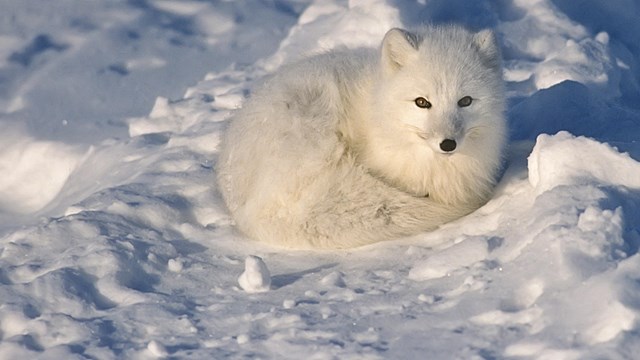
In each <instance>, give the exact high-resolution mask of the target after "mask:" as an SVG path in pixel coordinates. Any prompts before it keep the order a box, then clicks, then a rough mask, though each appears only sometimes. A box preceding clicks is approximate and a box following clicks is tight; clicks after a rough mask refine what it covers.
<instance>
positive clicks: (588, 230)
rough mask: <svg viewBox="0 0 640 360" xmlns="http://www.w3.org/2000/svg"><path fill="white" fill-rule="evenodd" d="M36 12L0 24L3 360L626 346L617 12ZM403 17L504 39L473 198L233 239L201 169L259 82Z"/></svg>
mask: <svg viewBox="0 0 640 360" xmlns="http://www.w3.org/2000/svg"><path fill="white" fill-rule="evenodd" d="M58 5H59V6H60V7H56V8H55V9H54V8H52V7H49V5H46V4H40V5H38V4H36V3H32V2H20V3H12V4H11V5H10V6H7V7H6V10H7V11H3V13H2V14H0V20H1V21H0V27H1V28H2V29H4V30H5V31H4V32H3V34H6V35H1V36H0V44H2V45H3V46H0V78H2V79H5V82H4V84H6V85H7V86H5V87H3V88H1V89H0V107H1V109H0V111H1V112H0V127H1V128H2V129H3V131H2V132H1V134H0V169H2V174H3V177H2V179H0V298H2V304H0V358H100V359H119V358H165V357H175V358H192V359H211V358H235V357H238V358H240V357H263V358H283V359H287V358H300V357H309V358H370V359H379V358H403V359H422V358H425V357H428V358H431V359H450V358H464V359H480V358H484V359H486V358H497V359H499V358H526V359H528V358H533V359H535V358H539V359H549V358H553V359H583V358H587V359H588V358H619V359H632V358H634V356H635V355H636V354H637V353H638V352H640V347H639V345H638V344H640V341H638V340H639V339H638V333H639V331H638V330H639V328H638V324H639V320H640V317H639V315H640V310H639V309H640V305H639V304H640V301H639V300H638V299H639V298H640V285H639V282H638V279H639V278H640V257H639V255H638V249H639V248H640V232H639V231H640V229H639V228H638V224H640V205H639V204H640V180H639V179H640V167H639V164H638V159H640V145H638V142H637V139H638V138H639V137H640V111H638V107H637V100H638V99H640V93H639V92H638V89H640V87H639V86H638V80H639V79H640V69H639V68H638V64H639V62H638V59H640V46H639V45H640V44H639V43H638V40H637V39H636V38H635V37H634V36H633V34H635V33H637V31H635V30H637V24H636V22H635V19H637V18H638V16H640V8H638V6H636V5H634V4H632V2H629V1H625V0H615V1H610V2H607V3H606V4H604V3H600V2H598V1H591V0H585V1H582V2H580V3H575V2H570V1H550V0H537V1H520V0H514V1H499V2H495V1H488V0H486V1H485V0H483V1H477V2H474V3H473V4H470V3H469V2H467V1H439V0H430V1H417V2H415V3H412V2H396V1H382V0H381V1H374V2H363V1H346V0H332V1H304V0H296V1H276V2H259V3H256V2H252V1H235V2H214V3H209V2H201V1H173V0H161V1H149V2H144V3H141V2H117V3H110V2H104V3H102V2H100V3H97V2H95V3H94V2H91V3H86V4H84V5H82V6H79V7H76V4H75V2H73V1H69V2H67V1H62V2H61V3H60V4H56V6H58ZM6 14H9V15H6ZM605 15H606V16H605ZM12 16H15V17H16V18H19V19H24V20H25V21H23V22H22V23H21V24H23V25H21V26H14V25H16V23H15V22H13V21H10V20H7V19H10V18H11V17H12ZM424 19H430V20H432V21H434V22H443V21H456V22H461V23H464V24H466V25H469V26H471V27H473V28H480V27H484V26H492V27H495V28H496V29H497V31H498V33H499V35H500V40H501V42H502V44H503V47H504V49H505V51H504V57H505V62H506V66H505V78H506V80H507V82H508V89H509V94H510V99H509V113H508V115H509V121H510V124H511V130H512V133H511V137H512V140H513V141H512V144H511V149H510V153H509V157H508V159H507V160H508V161H507V166H506V169H505V173H504V176H503V178H502V180H501V182H500V184H499V185H498V187H497V189H496V192H495V195H494V196H493V198H492V199H491V201H490V202H489V203H488V204H486V205H485V206H484V207H482V208H481V209H479V210H478V211H476V212H474V213H473V214H470V215H469V216H467V217H465V218H463V219H460V220H458V221H455V222H453V223H450V224H446V225H444V226H442V227H441V228H440V229H438V230H437V231H434V232H431V233H425V234H420V235H418V236H414V237H412V238H407V239H398V240H396V241H390V242H386V243H381V244H376V245H372V246H368V247H364V248H361V249H355V250H351V251H348V252H321V253H314V252H293V253H290V252H281V251H280V250H278V249H272V248H268V247H265V246H264V245H262V244H258V243H255V242H252V241H250V240H248V239H246V238H244V237H243V236H242V235H241V234H238V233H236V232H235V229H234V227H233V220H232V219H230V218H229V216H228V214H227V212H226V209H225V207H224V204H223V202H222V200H221V199H220V197H219V195H218V194H217V192H216V188H215V184H214V181H213V179H214V178H215V176H214V171H215V170H214V169H215V164H216V156H217V151H218V145H219V142H220V138H221V136H222V133H223V130H224V127H225V124H226V121H227V120H228V118H229V116H230V115H231V114H232V112H233V110H234V109H235V108H237V107H238V106H241V104H242V102H243V100H244V99H245V98H246V96H247V95H248V94H250V92H251V88H252V86H253V85H254V84H255V82H257V81H260V79H261V78H262V77H263V76H264V75H266V74H268V73H269V72H271V71H272V70H273V69H275V68H276V67H278V66H280V65H281V64H282V63H284V62H288V61H293V60H295V59H297V58H299V57H301V56H303V55H304V54H308V53H315V52H318V51H325V50H327V49H329V48H333V47H339V46H349V47H357V46H369V45H375V44H377V43H378V42H379V41H380V39H381V37H382V34H384V32H385V31H386V30H387V28H388V27H391V26H397V25H407V26H409V25H415V24H417V23H419V22H420V21H422V20H424ZM39 35H42V36H41V37H39V38H38V36H39ZM37 39H39V40H37ZM5 45H6V46H5ZM11 59H14V60H11ZM205 59H206V61H205ZM70 69H73V71H71V70H70ZM206 71H209V72H210V73H209V74H208V75H206V76H205V75H204V74H205V72H206ZM203 77H204V79H202V78H203ZM197 79H202V80H201V81H199V82H196V80H197ZM153 99H155V101H154V100H153ZM142 104H144V106H142ZM43 114H44V115H43ZM45 115H50V116H45ZM125 117H126V119H125ZM63 120H66V122H65V121H63ZM17 124H20V126H21V127H20V126H17ZM5 129H7V130H5ZM9 129H10V130H9ZM15 129H21V131H17V130H15ZM265 264H268V267H267V266H266V265H265ZM238 285H240V286H238ZM266 290H268V291H266ZM258 291H262V292H260V293H258Z"/></svg>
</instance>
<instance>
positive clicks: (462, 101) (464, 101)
mask: <svg viewBox="0 0 640 360" xmlns="http://www.w3.org/2000/svg"><path fill="white" fill-rule="evenodd" d="M472 101H473V99H472V98H471V96H465V97H463V98H462V99H460V100H458V106H460V107H467V106H469V105H471V102H472Z"/></svg>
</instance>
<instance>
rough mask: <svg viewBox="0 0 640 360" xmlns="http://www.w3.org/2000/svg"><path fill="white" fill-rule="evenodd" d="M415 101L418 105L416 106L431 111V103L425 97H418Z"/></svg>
mask: <svg viewBox="0 0 640 360" xmlns="http://www.w3.org/2000/svg"><path fill="white" fill-rule="evenodd" d="M413 101H414V102H415V103H416V106H417V107H419V108H423V109H429V108H430V107H431V103H430V102H429V100H427V99H425V98H423V97H418V98H416V99H415V100H413Z"/></svg>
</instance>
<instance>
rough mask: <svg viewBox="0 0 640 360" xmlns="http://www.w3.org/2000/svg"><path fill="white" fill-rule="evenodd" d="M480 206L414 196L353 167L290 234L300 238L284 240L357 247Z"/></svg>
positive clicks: (317, 245) (431, 225)
mask: <svg viewBox="0 0 640 360" xmlns="http://www.w3.org/2000/svg"><path fill="white" fill-rule="evenodd" d="M476 207H477V206H471V205H469V206H451V205H444V204H441V203H438V202H435V201H433V200H431V199H429V198H425V197H415V196H412V195H410V194H407V193H405V192H403V191H401V190H398V189H396V188H393V187H391V186H389V185H387V184H386V183H384V182H383V181H381V180H379V179H377V178H375V177H373V176H371V175H370V174H369V173H367V172H366V170H364V169H362V168H360V167H355V168H350V169H349V170H348V171H347V172H346V174H344V176H342V177H340V181H338V182H336V183H335V184H334V186H333V187H332V188H331V189H329V191H328V193H326V196H324V197H323V198H322V199H321V201H319V202H318V203H317V204H316V205H315V206H313V207H312V209H310V212H309V213H308V216H307V217H306V218H305V219H302V220H301V223H300V224H297V225H298V226H297V227H298V229H297V230H298V231H297V232H296V233H295V234H287V235H289V236H294V237H296V239H286V240H289V241H287V242H289V243H290V244H300V245H302V247H312V248H327V249H338V248H349V247H355V246H360V245H366V244H370V243H375V242H378V241H382V240H390V239H394V238H398V237H402V236H409V235H415V234H418V233H420V232H424V231H429V230H433V229H435V228H437V227H438V226H439V225H441V224H443V223H446V222H449V221H452V220H455V219H457V218H460V217H461V216H464V215H466V214H468V213H470V212H471V211H473V210H474V209H475V208H476ZM294 226H296V225H294ZM283 235H284V234H283ZM285 236H286V235H285ZM282 240H285V239H282Z"/></svg>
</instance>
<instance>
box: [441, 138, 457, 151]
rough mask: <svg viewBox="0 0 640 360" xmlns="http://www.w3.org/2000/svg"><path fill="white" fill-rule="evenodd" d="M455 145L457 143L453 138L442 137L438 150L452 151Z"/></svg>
mask: <svg viewBox="0 0 640 360" xmlns="http://www.w3.org/2000/svg"><path fill="white" fill-rule="evenodd" d="M456 146H458V144H456V141H455V140H452V139H444V140H442V142H441V143H440V150H442V151H444V152H452V151H453V150H455V149H456Z"/></svg>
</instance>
